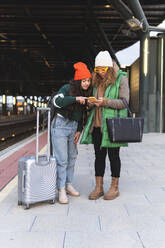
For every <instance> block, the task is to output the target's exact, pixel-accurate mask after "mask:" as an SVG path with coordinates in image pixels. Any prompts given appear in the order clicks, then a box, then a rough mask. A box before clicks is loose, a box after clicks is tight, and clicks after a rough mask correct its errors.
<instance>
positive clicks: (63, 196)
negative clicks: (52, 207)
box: [58, 189, 69, 204]
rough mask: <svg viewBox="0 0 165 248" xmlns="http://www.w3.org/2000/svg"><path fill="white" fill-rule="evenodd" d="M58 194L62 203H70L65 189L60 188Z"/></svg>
mask: <svg viewBox="0 0 165 248" xmlns="http://www.w3.org/2000/svg"><path fill="white" fill-rule="evenodd" d="M58 196H59V199H58V201H59V203H61V204H68V203H69V201H68V197H67V195H66V190H65V189H59V191H58Z"/></svg>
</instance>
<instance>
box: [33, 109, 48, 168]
mask: <svg viewBox="0 0 165 248" xmlns="http://www.w3.org/2000/svg"><path fill="white" fill-rule="evenodd" d="M40 110H43V111H48V135H47V144H48V145H47V154H46V156H47V161H49V157H50V108H37V130H36V163H37V164H38V153H39V151H38V150H39V112H40Z"/></svg>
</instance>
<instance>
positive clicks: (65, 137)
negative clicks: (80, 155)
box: [51, 116, 78, 189]
mask: <svg viewBox="0 0 165 248" xmlns="http://www.w3.org/2000/svg"><path fill="white" fill-rule="evenodd" d="M77 125H78V122H77V121H71V120H67V119H65V118H63V117H59V116H57V117H56V119H54V120H53V121H52V123H51V137H52V147H53V156H55V158H56V163H57V187H58V189H65V186H66V184H67V183H72V181H73V175H74V166H75V162H76V158H77V145H75V144H74V136H75V134H76V131H77Z"/></svg>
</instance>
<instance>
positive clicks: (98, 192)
mask: <svg viewBox="0 0 165 248" xmlns="http://www.w3.org/2000/svg"><path fill="white" fill-rule="evenodd" d="M103 195H104V191H103V177H96V187H95V189H94V190H93V191H92V193H90V195H89V197H88V198H89V199H90V200H97V199H98V198H99V197H101V196H103Z"/></svg>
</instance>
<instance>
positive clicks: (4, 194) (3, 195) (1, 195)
mask: <svg viewBox="0 0 165 248" xmlns="http://www.w3.org/2000/svg"><path fill="white" fill-rule="evenodd" d="M46 149H47V145H46V146H44V147H43V148H42V149H41V151H40V152H39V154H44V153H46ZM17 183H18V176H15V177H14V178H13V179H12V180H11V181H10V182H9V183H8V184H7V185H6V186H5V187H4V188H3V190H2V191H1V192H0V202H2V201H3V200H4V199H5V198H6V197H7V196H8V194H9V193H10V192H11V191H12V190H13V189H14V188H15V187H16V186H17Z"/></svg>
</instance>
